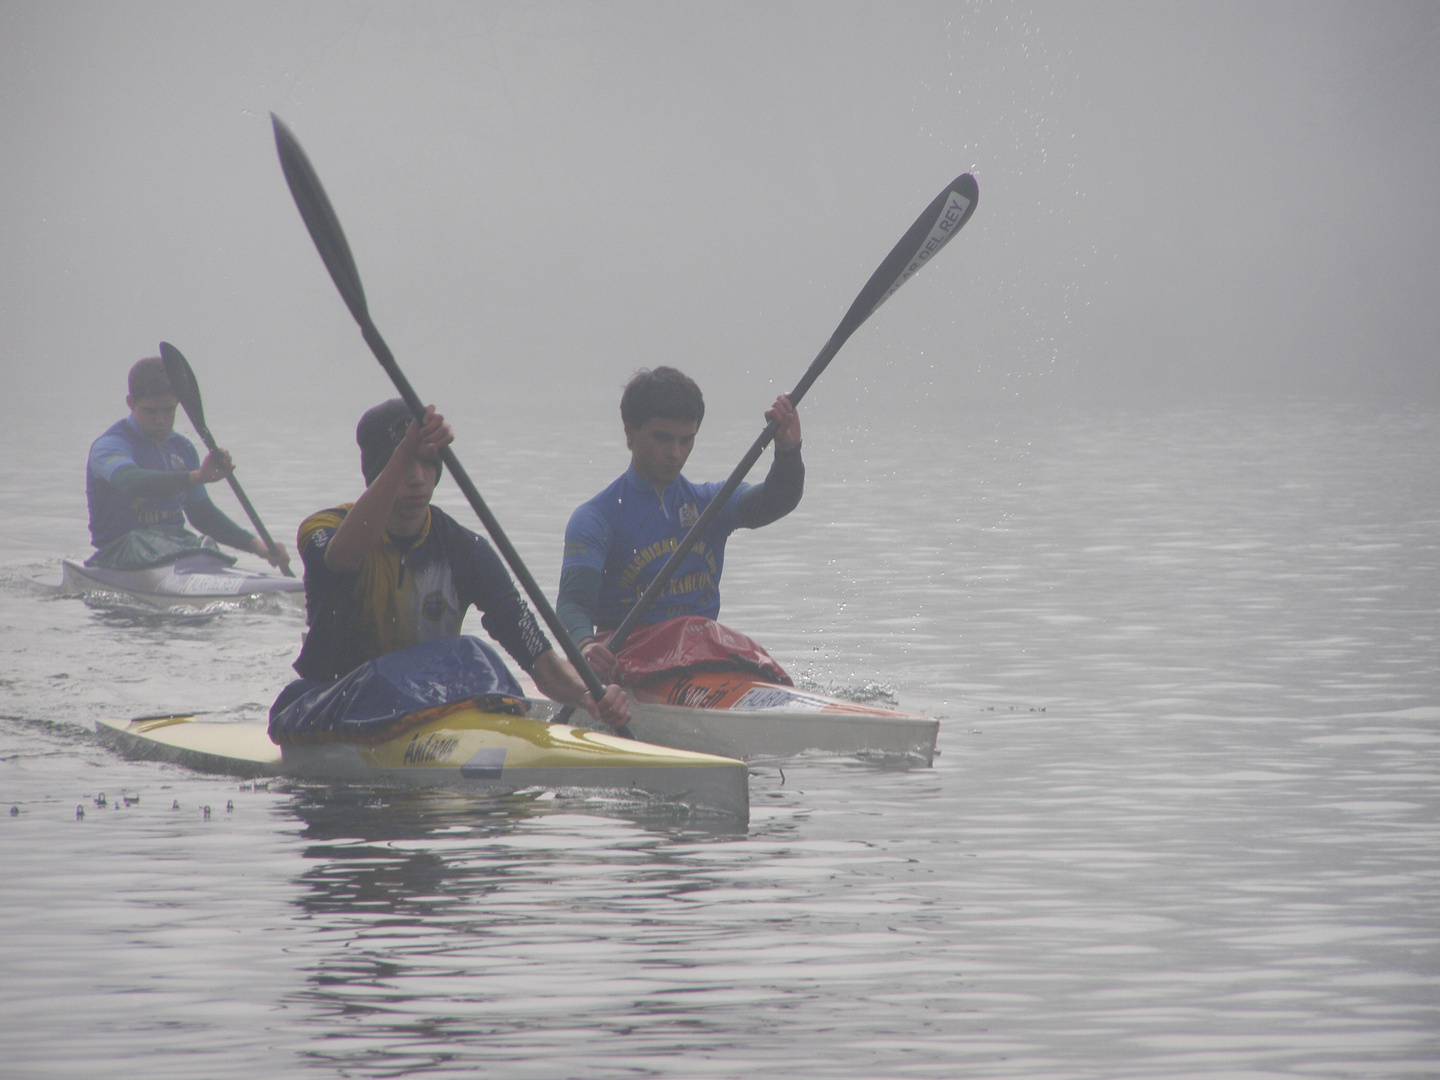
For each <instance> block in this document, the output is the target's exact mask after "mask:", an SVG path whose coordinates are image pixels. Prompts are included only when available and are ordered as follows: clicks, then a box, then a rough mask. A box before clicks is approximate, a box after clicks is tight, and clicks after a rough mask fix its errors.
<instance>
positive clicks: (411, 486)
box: [386, 461, 440, 536]
mask: <svg viewBox="0 0 1440 1080" xmlns="http://www.w3.org/2000/svg"><path fill="white" fill-rule="evenodd" d="M439 480H440V467H439V466H438V465H437V464H436V463H435V462H434V461H413V462H411V463H410V468H409V469H408V470H407V471H406V473H405V478H404V480H402V481H401V483H400V491H399V493H398V494H396V496H395V503H394V505H393V506H392V507H391V509H390V520H389V522H388V523H387V524H386V529H387V531H388V532H390V533H391V534H392V535H394V536H414V535H415V534H416V533H418V532H419V531H420V530H421V529H422V528H424V527H425V516H426V514H428V513H429V511H430V498H431V496H433V495H434V494H435V485H436V483H438V482H439Z"/></svg>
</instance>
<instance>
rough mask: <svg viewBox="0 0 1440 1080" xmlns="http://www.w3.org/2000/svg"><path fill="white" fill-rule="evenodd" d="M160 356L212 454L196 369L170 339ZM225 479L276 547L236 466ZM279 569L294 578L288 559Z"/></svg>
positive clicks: (213, 447) (268, 544) (268, 542)
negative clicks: (244, 486)
mask: <svg viewBox="0 0 1440 1080" xmlns="http://www.w3.org/2000/svg"><path fill="white" fill-rule="evenodd" d="M160 355H161V357H162V358H163V360H164V362H165V368H166V372H167V373H168V374H170V375H171V379H170V381H171V383H174V384H177V385H174V386H172V389H173V390H175V391H176V394H177V396H178V397H179V398H180V404H181V405H182V406H183V407H184V409H185V415H186V416H188V417H189V418H190V424H191V426H192V427H194V428H195V433H196V434H197V435H199V436H200V441H201V442H203V443H204V444H205V449H207V450H209V451H210V452H211V453H212V454H213V453H214V452H215V451H216V450H219V449H220V447H219V446H218V445H217V444H216V442H215V436H213V435H211V434H210V428H209V427H208V426H206V424H205V407H204V405H202V404H201V402H200V384H199V382H198V381H197V380H196V378H195V372H194V370H193V369H192V368H191V367H190V361H188V360H186V359H185V355H184V354H183V353H182V352H181V351H180V350H179V349H177V348H175V346H174V345H171V344H170V343H169V342H168V341H162V342H161V343H160ZM172 369H173V370H172ZM181 391H183V393H182V392H181ZM225 479H226V480H228V481H230V490H231V491H233V492H234V493H235V498H236V499H238V500H239V502H240V506H241V507H242V508H243V509H244V511H245V515H246V516H247V517H248V518H249V519H250V524H251V525H254V526H255V531H256V532H257V533H259V534H260V539H261V540H263V541H265V547H266V549H267V550H268V551H274V550H276V549H275V541H274V540H271V539H270V533H269V532H268V531H267V530H266V528H265V523H264V522H262V521H261V520H260V515H259V514H257V513H256V512H255V507H253V506H252V505H250V500H249V499H248V498H247V497H246V496H245V489H244V488H242V487H241V486H240V481H239V480H236V479H235V471H234V469H231V471H230V472H229V473H227V474H226V476H225ZM280 572H281V573H282V574H284V575H285V576H286V577H291V578H293V577H294V576H295V573H294V571H292V570H291V569H290V564H289V563H288V562H285V563H282V564H281V566H280Z"/></svg>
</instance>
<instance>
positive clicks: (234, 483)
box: [187, 410, 295, 578]
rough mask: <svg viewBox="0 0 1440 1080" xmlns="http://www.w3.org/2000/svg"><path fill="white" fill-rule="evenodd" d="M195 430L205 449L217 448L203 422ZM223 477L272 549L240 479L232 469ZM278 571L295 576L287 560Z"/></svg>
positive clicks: (261, 537)
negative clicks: (237, 478) (236, 477)
mask: <svg viewBox="0 0 1440 1080" xmlns="http://www.w3.org/2000/svg"><path fill="white" fill-rule="evenodd" d="M187 415H188V410H187ZM190 422H191V423H192V424H195V418H194V417H193V416H192V417H191V418H190ZM195 430H196V432H197V433H198V434H199V435H200V439H201V441H202V442H204V444H205V448H206V449H207V450H211V451H214V450H218V449H219V447H218V446H216V445H215V439H214V436H212V435H211V434H210V430H209V428H207V427H205V426H204V425H203V424H195ZM225 479H226V480H228V481H230V490H231V491H233V492H234V493H235V498H236V499H238V500H239V501H240V505H241V506H242V507H243V508H244V509H245V515H246V516H247V517H248V518H249V519H250V524H251V525H254V526H255V531H256V532H257V533H259V534H260V539H261V540H263V541H265V546H266V548H268V549H269V550H271V551H274V550H275V541H274V540H271V539H270V533H269V532H268V531H267V530H266V528H265V523H264V522H263V521H261V520H260V515H259V514H257V513H256V512H255V507H253V506H251V505H250V500H249V499H248V498H246V497H245V489H244V488H242V487H241V486H240V481H239V480H236V479H235V471H234V469H231V471H230V472H229V473H227V474H226V476H225ZM280 573H282V574H284V575H285V576H286V577H292V578H293V577H294V576H295V571H293V570H291V569H290V564H289V563H288V562H287V563H283V564H282V565H281V566H280Z"/></svg>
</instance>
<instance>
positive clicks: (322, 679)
mask: <svg viewBox="0 0 1440 1080" xmlns="http://www.w3.org/2000/svg"><path fill="white" fill-rule="evenodd" d="M355 439H356V441H357V442H358V443H359V444H360V470H361V472H362V473H363V475H364V477H365V484H366V487H365V491H364V492H363V493H362V494H361V496H360V497H359V498H358V499H356V500H355V502H354V503H344V504H341V505H340V506H336V507H334V508H332V509H329V510H322V511H320V512H319V513H316V514H311V515H310V516H309V517H308V518H306V519H305V520H304V521H303V522H302V523H301V525H300V530H299V534H298V538H297V543H298V545H299V550H300V556H301V559H302V560H303V561H304V563H305V606H306V621H307V622H308V623H309V627H310V629H309V631H308V632H307V634H306V635H305V642H304V645H303V646H302V647H301V650H300V656H299V658H298V659H296V661H295V665H294V666H295V670H296V672H297V673H299V675H300V679H299V680H297V682H295V683H292V684H291V685H290V686H289V687H287V688H286V689H285V690H284V691H283V692H282V693H281V696H280V698H279V699H278V700H277V701H276V703H275V707H274V709H272V710H271V714H272V716H273V715H275V713H276V712H277V711H278V710H280V709H281V708H283V707H284V706H285V704H287V703H288V702H290V701H293V700H294V699H295V698H296V697H298V696H299V695H300V694H302V693H307V692H309V691H310V690H311V689H313V688H314V687H316V686H317V685H319V684H323V683H326V682H330V681H333V680H335V679H338V678H340V677H341V676H343V675H347V674H349V673H350V672H352V671H353V670H354V669H356V668H357V667H359V666H360V665H361V664H364V663H366V662H368V661H371V660H375V659H377V658H378V657H381V656H385V655H388V654H390V653H394V652H398V651H399V650H401V649H406V648H410V647H412V646H415V645H419V644H421V643H422V642H428V641H434V640H435V639H437V638H442V637H454V636H456V635H458V634H459V633H460V627H461V623H462V621H463V620H464V618H465V613H466V612H467V611H468V610H469V609H470V607H472V606H474V607H475V608H477V609H478V610H479V611H480V613H481V618H480V621H481V623H482V625H484V627H485V629H486V631H488V632H489V634H490V636H491V637H492V638H494V639H495V640H496V641H498V642H499V643H500V645H501V646H502V647H503V648H504V649H505V651H506V652H508V653H509V654H510V655H511V657H513V658H514V660H515V662H516V663H517V664H519V665H520V667H522V668H523V669H524V670H525V671H527V672H529V673H530V675H531V677H532V678H533V679H534V680H535V685H536V686H537V687H539V689H540V692H541V693H543V694H545V695H546V696H547V697H550V698H553V699H554V700H555V701H559V702H563V703H565V704H567V705H578V706H582V707H583V708H585V709H586V711H588V712H589V713H590V714H591V716H593V717H595V718H596V719H597V720H603V721H604V722H606V723H607V724H610V725H611V726H612V727H622V726H624V725H625V724H627V723H629V720H630V709H629V705H628V703H627V701H626V698H625V693H624V691H622V690H621V689H620V688H619V687H618V686H611V687H609V688H608V690H607V691H606V693H605V694H604V696H603V697H602V698H601V699H600V701H599V702H598V703H596V702H594V701H592V700H591V697H590V694H589V692H588V691H587V690H586V689H585V684H584V683H583V682H582V681H581V679H580V676H579V675H578V674H577V673H576V671H575V669H574V668H573V667H571V666H570V663H569V661H567V660H566V659H565V658H564V657H563V656H562V655H560V654H559V653H557V652H556V651H555V650H554V649H553V648H552V647H551V645H550V642H549V640H547V639H546V637H545V634H544V632H543V631H542V630H541V629H540V626H539V624H538V623H536V621H535V616H534V615H533V614H532V613H531V611H530V608H529V606H528V605H527V604H526V603H525V601H524V600H523V599H521V597H520V594H519V592H518V591H517V590H516V588H515V584H514V582H513V581H511V579H510V575H509V573H508V572H507V571H506V569H505V564H504V563H503V562H501V561H500V557H499V556H498V555H497V554H496V553H495V550H494V548H492V547H491V546H490V544H489V543H488V542H486V541H485V540H484V539H483V538H482V537H480V536H477V535H476V534H475V533H473V532H471V531H470V530H469V529H466V528H464V527H462V526H461V525H459V524H458V523H457V522H456V521H455V520H454V519H453V518H451V517H450V516H449V515H448V514H446V513H445V512H444V511H443V510H441V509H439V508H438V507H435V506H431V505H430V498H431V496H432V495H433V494H434V492H435V485H436V483H437V482H438V481H439V479H440V468H441V466H440V461H439V458H438V455H439V453H440V450H441V449H442V448H443V447H445V446H447V445H449V444H450V443H451V442H452V441H453V440H454V435H453V433H452V432H451V430H450V425H449V424H447V423H446V422H445V418H444V417H443V416H440V415H439V414H437V413H436V412H435V409H434V407H433V406H432V407H429V408H427V409H426V410H425V415H424V416H423V417H422V418H421V420H419V421H416V420H414V419H412V417H411V415H410V410H409V409H408V408H407V407H406V405H405V403H404V402H403V401H401V400H400V399H399V398H395V399H392V400H391V401H387V402H385V403H384V404H382V405H377V406H376V407H375V408H373V409H371V410H369V411H368V412H367V413H365V415H364V416H363V417H361V418H360V424H359V426H358V427H357V428H356V432H355ZM497 662H498V660H497Z"/></svg>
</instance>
